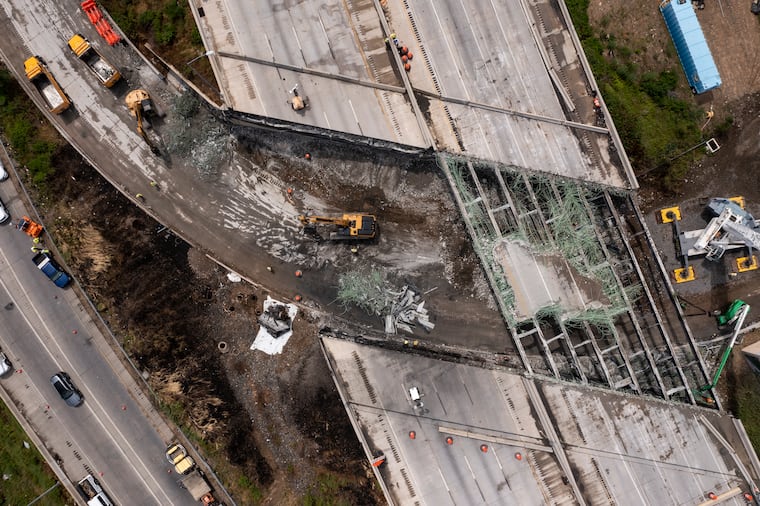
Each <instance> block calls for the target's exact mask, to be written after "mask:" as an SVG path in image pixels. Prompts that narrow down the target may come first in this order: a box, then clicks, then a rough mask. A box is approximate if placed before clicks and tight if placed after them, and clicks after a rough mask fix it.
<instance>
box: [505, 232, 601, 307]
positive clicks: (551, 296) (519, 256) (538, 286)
mask: <svg viewBox="0 0 760 506" xmlns="http://www.w3.org/2000/svg"><path fill="white" fill-rule="evenodd" d="M494 259H496V261H497V262H498V263H499V265H500V266H501V268H502V270H503V271H504V275H505V276H506V279H507V282H508V283H509V286H511V287H512V289H513V290H514V294H515V314H516V317H517V319H518V320H519V321H522V320H526V319H529V318H532V317H533V315H535V314H536V313H537V312H538V311H539V310H540V309H544V308H548V307H550V306H553V305H556V306H558V307H559V308H561V310H562V313H563V314H565V315H573V314H578V313H580V312H582V311H585V310H588V309H597V308H601V307H603V306H605V305H608V304H609V300H608V299H607V297H606V296H605V295H604V291H603V289H602V286H601V285H600V284H599V282H598V281H596V280H593V279H591V278H588V277H586V276H583V275H581V274H580V273H579V272H578V271H577V270H576V269H574V268H573V267H572V266H570V265H569V264H568V262H567V260H566V259H565V258H564V257H563V256H562V255H561V254H559V253H539V252H536V251H534V250H533V248H532V247H531V246H530V245H529V244H527V243H526V242H524V241H519V240H510V239H502V240H501V241H500V242H498V243H497V244H496V246H494Z"/></svg>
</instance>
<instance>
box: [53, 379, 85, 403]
mask: <svg viewBox="0 0 760 506" xmlns="http://www.w3.org/2000/svg"><path fill="white" fill-rule="evenodd" d="M50 383H51V384H52V385H53V386H54V387H55V389H56V390H57V391H58V394H59V395H60V396H61V399H63V400H64V401H66V404H68V405H69V406H72V407H77V406H79V405H80V404H82V402H84V399H83V398H82V392H80V391H79V390H77V387H75V386H74V383H72V381H71V377H70V376H69V375H68V374H66V373H65V372H59V373H58V374H53V376H51V377H50Z"/></svg>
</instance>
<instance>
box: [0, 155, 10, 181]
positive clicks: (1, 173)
mask: <svg viewBox="0 0 760 506" xmlns="http://www.w3.org/2000/svg"><path fill="white" fill-rule="evenodd" d="M6 179H8V171H7V170H5V165H3V161H2V160H0V181H5V180H6Z"/></svg>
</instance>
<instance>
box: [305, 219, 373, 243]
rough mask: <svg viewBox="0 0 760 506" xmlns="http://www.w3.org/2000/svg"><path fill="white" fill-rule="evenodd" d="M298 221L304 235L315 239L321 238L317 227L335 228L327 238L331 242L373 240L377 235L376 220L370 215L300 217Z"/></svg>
mask: <svg viewBox="0 0 760 506" xmlns="http://www.w3.org/2000/svg"><path fill="white" fill-rule="evenodd" d="M298 221H300V222H301V223H302V224H303V226H304V228H303V231H304V233H305V234H308V235H311V236H314V237H316V238H317V239H320V238H321V236H320V235H319V231H318V230H317V226H318V225H334V226H335V227H334V230H332V231H331V232H330V236H329V237H330V239H331V240H333V241H352V240H366V239H374V238H375V236H376V235H377V218H375V216H373V215H371V214H364V213H351V214H344V215H343V216H341V217H330V216H308V215H301V216H299V217H298Z"/></svg>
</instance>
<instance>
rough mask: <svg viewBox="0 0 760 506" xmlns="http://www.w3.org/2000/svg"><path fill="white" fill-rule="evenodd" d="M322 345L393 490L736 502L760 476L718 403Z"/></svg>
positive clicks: (489, 499) (423, 494)
mask: <svg viewBox="0 0 760 506" xmlns="http://www.w3.org/2000/svg"><path fill="white" fill-rule="evenodd" d="M322 345H323V349H324V351H325V355H326V357H327V359H328V363H329V365H330V367H331V369H332V371H333V373H334V379H335V382H336V385H337V386H338V389H339V391H340V393H341V396H342V397H343V400H344V402H345V403H346V408H347V411H348V413H349V416H350V417H351V418H352V421H353V422H354V426H355V428H356V429H357V433H358V436H359V438H360V440H361V441H362V442H363V444H364V446H365V450H366V452H367V454H368V458H370V459H371V458H373V457H376V456H378V455H379V454H384V455H385V456H386V463H385V464H384V465H383V466H382V467H380V468H379V469H377V470H376V472H377V473H378V478H379V479H380V480H381V483H382V485H383V487H384V490H385V492H386V495H387V497H388V500H389V502H390V503H392V504H414V503H418V504H436V505H438V504H473V503H481V504H521V505H522V504H536V505H538V504H608V503H613V504H658V505H663V504H672V505H681V504H698V503H700V502H702V501H704V500H706V499H707V495H708V494H709V493H711V492H712V493H715V494H718V495H721V494H726V502H725V503H724V504H737V505H739V504H744V499H743V498H742V497H741V495H738V496H733V497H732V495H735V494H737V493H738V492H737V491H750V490H752V485H751V483H750V481H754V482H756V481H757V476H758V470H757V469H754V468H753V466H752V459H751V458H750V453H752V454H753V455H754V453H753V450H752V449H751V448H746V447H745V446H743V444H742V442H741V434H740V433H739V431H738V430H737V429H736V426H735V425H734V420H733V419H732V418H731V417H730V416H728V415H724V414H722V413H718V412H715V411H714V410H708V409H703V408H697V407H692V406H686V405H681V404H677V405H676V404H670V403H667V402H663V401H658V400H655V399H649V398H646V397H638V396H636V397H634V396H628V395H624V394H617V393H613V392H609V391H604V390H600V389H592V388H588V387H583V386H579V385H574V384H564V383H559V382H551V381H536V380H532V379H528V378H524V377H523V376H521V375H518V374H513V373H510V372H508V371H506V370H487V369H481V368H478V367H473V366H468V365H463V364H457V363H452V362H444V361H439V360H435V359H432V358H427V357H422V356H419V355H414V354H406V353H400V352H396V351H389V350H384V349H379V348H377V347H369V346H363V345H359V344H356V343H353V342H350V341H345V340H338V339H331V338H323V339H322ZM411 388H416V389H417V391H418V392H419V393H420V394H421V397H420V399H419V401H422V406H420V403H419V401H414V400H413V399H412V398H411V396H410V389H411ZM412 432H413V433H414V434H413V437H412V436H411V435H410V434H411V433H412ZM447 438H451V439H450V440H447ZM449 443H450V444H449ZM483 445H486V447H485V448H484V447H483ZM484 450H485V451H484Z"/></svg>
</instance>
